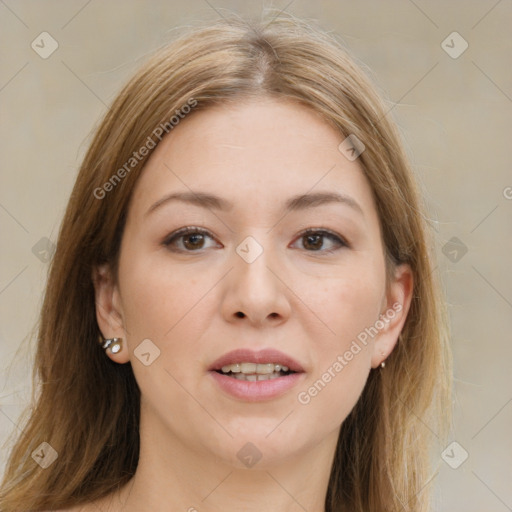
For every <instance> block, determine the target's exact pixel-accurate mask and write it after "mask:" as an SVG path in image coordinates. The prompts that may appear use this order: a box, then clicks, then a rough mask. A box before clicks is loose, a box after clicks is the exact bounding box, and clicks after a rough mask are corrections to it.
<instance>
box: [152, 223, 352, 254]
mask: <svg viewBox="0 0 512 512" xmlns="http://www.w3.org/2000/svg"><path fill="white" fill-rule="evenodd" d="M189 233H198V234H201V235H206V236H208V237H209V238H211V239H212V240H215V241H216V242H217V243H220V242H219V241H218V240H217V239H216V238H215V236H214V235H213V234H212V233H211V232H210V231H208V230H207V229H205V228H201V227H199V226H186V227H184V228H180V229H178V230H177V231H173V232H172V233H171V234H169V235H168V236H166V237H165V238H164V240H163V242H162V244H163V245H164V246H166V247H169V246H170V245H171V243H172V242H173V241H174V240H176V239H179V238H180V237H181V236H184V235H187V234H189ZM310 233H312V234H320V235H323V236H325V237H327V238H330V239H331V240H334V242H335V243H337V244H338V247H337V248H335V249H327V250H323V251H322V250H320V251H307V252H312V253H315V252H318V253H320V254H321V253H332V252H335V251H336V250H338V249H339V248H341V247H347V248H350V244H349V242H348V241H347V239H346V238H345V237H343V236H341V235H339V234H338V233H336V232H335V231H331V230H330V229H326V228H307V229H304V230H302V231H301V232H300V233H299V234H298V235H297V236H296V237H295V239H294V242H293V243H295V241H297V240H299V239H301V238H302V237H304V236H307V235H309V234H310ZM221 245H222V244H221ZM176 251H181V252H187V253H193V252H200V251H201V250H198V251H183V250H182V249H176Z"/></svg>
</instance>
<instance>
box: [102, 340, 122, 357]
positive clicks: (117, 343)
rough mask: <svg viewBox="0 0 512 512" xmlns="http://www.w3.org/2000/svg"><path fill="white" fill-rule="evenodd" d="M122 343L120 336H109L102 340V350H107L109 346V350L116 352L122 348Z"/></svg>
mask: <svg viewBox="0 0 512 512" xmlns="http://www.w3.org/2000/svg"><path fill="white" fill-rule="evenodd" d="M122 343H123V339H122V338H109V339H106V340H102V348H103V349H104V350H107V349H108V348H109V347H110V351H111V352H112V353H113V354H117V353H118V352H119V351H120V350H121V348H122Z"/></svg>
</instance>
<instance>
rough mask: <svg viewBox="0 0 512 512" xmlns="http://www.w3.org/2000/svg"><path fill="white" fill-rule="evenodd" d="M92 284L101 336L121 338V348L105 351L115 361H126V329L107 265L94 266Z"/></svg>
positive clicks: (116, 292)
mask: <svg viewBox="0 0 512 512" xmlns="http://www.w3.org/2000/svg"><path fill="white" fill-rule="evenodd" d="M92 281H93V284H94V292H95V303H96V320H97V322H98V326H99V328H100V331H101V334H102V335H103V338H105V339H107V338H121V339H122V340H123V342H122V344H121V350H120V351H119V352H117V354H113V353H112V352H111V351H110V350H109V349H107V350H106V351H105V353H106V354H107V355H108V357H110V359H112V361H115V362H116V363H127V362H128V361H129V360H130V358H129V353H128V345H127V340H126V330H125V328H124V321H123V311H122V307H121V300H120V295H119V290H118V287H117V284H116V283H115V280H114V278H113V276H112V272H111V270H110V267H109V265H107V264H104V265H100V266H98V267H95V268H94V270H93V272H92Z"/></svg>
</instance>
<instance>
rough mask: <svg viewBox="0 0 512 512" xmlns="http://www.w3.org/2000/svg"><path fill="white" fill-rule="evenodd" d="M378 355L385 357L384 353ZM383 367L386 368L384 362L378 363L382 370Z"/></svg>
mask: <svg viewBox="0 0 512 512" xmlns="http://www.w3.org/2000/svg"><path fill="white" fill-rule="evenodd" d="M380 355H381V356H385V355H386V353H385V352H381V353H380ZM385 366H386V363H385V362H384V361H382V363H380V367H381V368H384V367H385Z"/></svg>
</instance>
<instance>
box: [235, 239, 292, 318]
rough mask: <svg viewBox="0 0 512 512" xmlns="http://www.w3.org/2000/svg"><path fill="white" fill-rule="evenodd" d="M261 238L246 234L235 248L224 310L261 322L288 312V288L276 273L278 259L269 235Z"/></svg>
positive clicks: (286, 314) (284, 315) (283, 315)
mask: <svg viewBox="0 0 512 512" xmlns="http://www.w3.org/2000/svg"><path fill="white" fill-rule="evenodd" d="M256 236H258V235H256ZM258 238H259V240H257V238H256V237H255V236H247V237H246V238H245V239H243V240H242V242H240V243H239V244H238V246H236V248H235V254H233V267H234V268H233V271H232V272H230V274H231V275H230V280H229V290H228V292H227V296H226V304H225V308H226V309H225V313H227V314H228V316H229V317H231V318H232V317H233V315H235V316H236V317H237V318H240V317H248V318H249V319H250V320H252V321H257V322H261V321H264V320H265V319H266V318H275V317H282V318H284V317H287V316H288V314H289V304H288V300H287V297H286V287H285V286H284V284H283V283H282V282H281V281H280V280H279V279H278V277H277V275H276V274H277V273H278V268H279V262H278V259H279V258H277V257H276V251H275V250H274V249H273V248H271V247H270V246H269V244H270V241H269V240H270V237H265V236H259V237H258ZM240 313H243V315H241V314H240Z"/></svg>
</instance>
